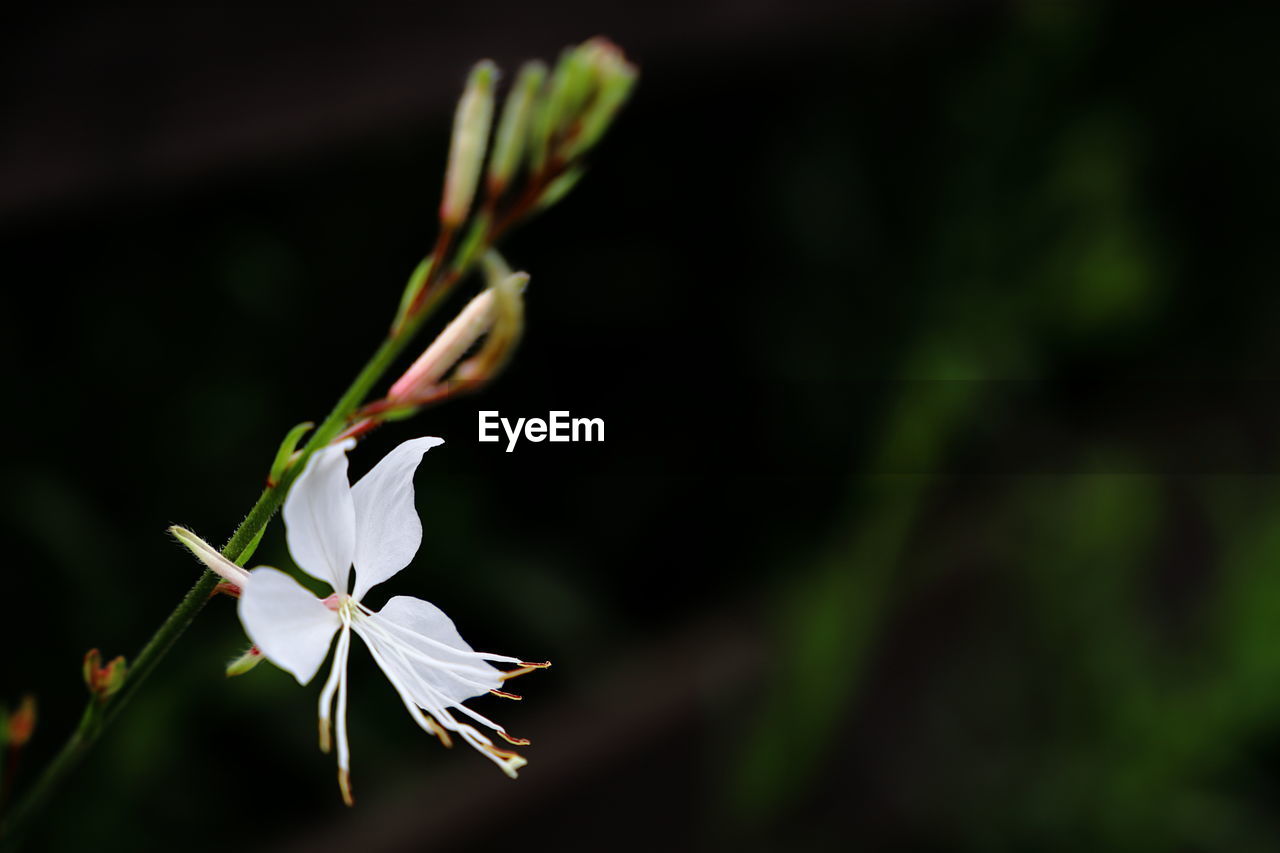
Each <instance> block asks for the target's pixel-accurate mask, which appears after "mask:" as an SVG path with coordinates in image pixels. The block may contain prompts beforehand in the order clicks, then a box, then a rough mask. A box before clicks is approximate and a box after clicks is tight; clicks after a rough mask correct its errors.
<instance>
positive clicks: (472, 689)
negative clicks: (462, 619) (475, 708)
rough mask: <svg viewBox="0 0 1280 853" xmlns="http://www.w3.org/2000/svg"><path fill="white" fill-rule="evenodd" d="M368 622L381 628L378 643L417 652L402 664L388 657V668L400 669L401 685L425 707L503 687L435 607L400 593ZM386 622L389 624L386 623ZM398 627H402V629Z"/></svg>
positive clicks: (496, 674) (497, 674)
mask: <svg viewBox="0 0 1280 853" xmlns="http://www.w3.org/2000/svg"><path fill="white" fill-rule="evenodd" d="M366 619H367V620H368V621H369V622H371V623H373V625H374V626H376V628H377V629H378V630H379V632H380V634H381V637H382V639H381V642H380V645H390V646H399V647H402V648H408V649H411V650H412V651H413V652H416V653H417V655H416V656H413V657H406V658H405V659H404V660H398V659H396V658H395V656H384V657H389V659H388V661H387V662H388V664H389V665H390V666H391V667H392V668H393V669H395V670H396V671H397V672H396V675H397V676H399V678H400V681H402V682H403V683H405V684H408V685H409V686H410V692H411V693H412V694H413V696H414V700H415V701H416V702H417V703H418V704H419V705H421V706H422V707H430V706H432V705H442V704H443V705H456V704H459V703H461V702H463V701H464V700H466V699H470V698H471V697H473V696H482V695H484V694H485V693H488V692H489V691H490V690H492V689H494V688H496V687H499V686H500V685H501V684H502V679H501V678H500V676H501V671H500V670H499V669H497V668H496V667H494V666H491V665H490V664H488V663H486V662H485V661H483V660H481V659H480V658H479V657H477V656H476V654H475V652H473V651H472V649H471V646H469V645H468V644H467V642H466V641H465V640H463V639H462V635H461V634H459V633H458V629H457V628H456V627H454V624H453V620H452V619H450V618H449V617H448V616H446V615H445V614H444V611H443V610H441V609H440V608H439V607H436V606H435V605H434V604H431V603H429V602H426V601H423V600H422V599H420V598H413V597H412V596H407V595H397V596H396V597H395V598H393V599H391V600H390V601H388V602H387V606H386V607H384V608H382V610H380V611H379V612H378V613H375V614H374V615H373V616H371V617H366ZM364 621H365V620H361V622H364ZM384 622H389V623H391V625H390V626H387V625H384V624H382V623H384ZM395 626H399V630H397V628H396V627H395ZM433 641H434V642H433ZM422 658H430V659H431V661H434V662H435V663H434V665H433V664H432V663H429V662H427V661H425V660H423V659H422ZM406 667H408V668H411V669H412V671H413V674H414V675H416V676H417V677H418V678H420V679H422V680H423V681H424V682H426V684H427V685H428V686H430V687H431V688H432V690H434V691H435V693H436V694H437V696H436V701H434V702H431V701H428V697H427V696H425V695H422V694H423V693H424V691H422V690H421V689H420V688H418V687H416V686H415V685H414V684H413V679H411V678H409V677H408V675H407V673H405V672H403V669H404V668H406ZM388 674H389V675H391V673H388ZM441 697H443V701H442V700H441Z"/></svg>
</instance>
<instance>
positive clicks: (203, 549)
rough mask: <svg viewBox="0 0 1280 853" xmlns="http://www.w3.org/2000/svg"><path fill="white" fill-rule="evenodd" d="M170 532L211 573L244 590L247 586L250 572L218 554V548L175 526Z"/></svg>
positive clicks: (183, 528)
mask: <svg viewBox="0 0 1280 853" xmlns="http://www.w3.org/2000/svg"><path fill="white" fill-rule="evenodd" d="M169 532H170V533H171V534H173V538H174V539H177V540H178V541H179V542H181V543H182V544H183V545H185V546H186V547H187V550H188V551H190V552H191V553H192V554H195V555H196V559H197V560H199V561H200V562H202V563H204V565H205V567H206V568H207V569H209V571H211V572H214V573H215V574H217V575H218V576H219V577H221V578H222V579H223V580H225V581H227V582H228V583H233V584H235V585H236V586H238V587H240V588H241V589H244V586H245V584H247V583H248V582H249V573H248V572H246V571H245V570H244V569H242V568H240V567H239V566H237V565H236V564H235V563H233V562H231V561H230V560H228V559H227V558H226V557H224V556H222V554H220V553H218V549H217V548H214V547H213V546H212V545H210V544H209V543H208V542H206V541H204V540H203V539H201V538H200V537H199V536H197V535H195V534H194V533H192V532H191V531H190V530H187V529H186V528H185V527H179V526H178V525H176V524H175V525H173V526H172V527H170V528H169Z"/></svg>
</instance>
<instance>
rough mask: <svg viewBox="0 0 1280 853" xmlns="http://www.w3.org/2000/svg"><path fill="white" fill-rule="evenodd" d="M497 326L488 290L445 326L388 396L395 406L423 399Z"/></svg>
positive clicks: (491, 296)
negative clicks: (473, 346) (494, 322)
mask: <svg viewBox="0 0 1280 853" xmlns="http://www.w3.org/2000/svg"><path fill="white" fill-rule="evenodd" d="M492 326H493V292H492V291H491V290H485V291H484V292H482V293H481V294H480V295H479V296H477V297H476V298H474V299H472V300H471V301H470V302H468V303H467V306H466V307H465V308H463V309H462V311H461V313H459V314H458V316H457V317H455V318H454V319H453V322H451V323H450V324H449V325H448V326H445V328H444V331H442V332H441V333H440V334H439V335H438V336H436V339H435V340H434V341H432V342H431V346H429V347H427V349H426V350H425V351H424V352H423V353H422V355H420V356H418V359H417V360H416V361H415V362H414V363H413V364H412V365H410V367H409V369H408V370H406V371H405V373H404V375H403V376H401V377H400V378H399V379H397V380H396V383H395V384H394V385H392V386H391V390H390V391H389V392H388V393H387V400H388V401H390V402H391V403H393V404H394V403H408V404H412V402H413V401H414V400H416V399H421V398H422V397H423V396H425V395H426V394H427V393H428V392H430V391H431V390H432V389H433V388H434V387H435V386H436V385H437V384H439V382H440V380H441V379H443V378H444V377H445V375H446V374H447V373H448V372H449V371H450V370H451V369H452V368H453V366H454V365H455V364H457V363H458V359H460V358H462V356H463V355H465V354H466V352H467V350H469V349H471V347H472V345H474V344H475V342H476V341H478V340H480V338H481V337H482V336H483V335H484V334H485V333H486V332H488V331H489V329H490V328H491V327H492Z"/></svg>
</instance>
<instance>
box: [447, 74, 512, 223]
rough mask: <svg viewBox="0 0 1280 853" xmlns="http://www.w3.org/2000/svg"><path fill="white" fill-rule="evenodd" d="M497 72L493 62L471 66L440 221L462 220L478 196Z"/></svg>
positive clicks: (460, 104)
mask: <svg viewBox="0 0 1280 853" xmlns="http://www.w3.org/2000/svg"><path fill="white" fill-rule="evenodd" d="M497 76H498V67H497V66H496V65H494V64H493V63H492V62H490V61H488V60H485V61H484V62H480V63H478V64H477V65H476V66H475V67H474V68H473V69H471V76H470V77H468V78H467V88H466V89H465V90H464V91H463V93H462V99H461V100H459V101H458V111H457V112H456V113H455V114H454V117H453V141H452V143H451V144H450V147H449V166H448V168H447V169H446V171H445V175H444V198H443V199H442V200H441V201H440V222H441V224H442V225H444V226H445V227H447V228H456V227H457V226H459V225H461V224H462V221H463V220H464V219H466V218H467V213H468V212H469V211H470V210H471V202H472V199H474V198H475V194H476V184H477V183H478V182H479V180H480V170H481V168H482V167H483V166H484V154H485V150H486V148H487V147H488V142H489V126H490V123H491V122H492V121H493V86H494V82H495V80H496V79H497Z"/></svg>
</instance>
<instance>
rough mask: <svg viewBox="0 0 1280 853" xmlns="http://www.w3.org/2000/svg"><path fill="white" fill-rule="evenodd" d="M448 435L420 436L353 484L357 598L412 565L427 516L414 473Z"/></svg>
mask: <svg viewBox="0 0 1280 853" xmlns="http://www.w3.org/2000/svg"><path fill="white" fill-rule="evenodd" d="M441 444H444V439H442V438H414V439H410V440H409V441H406V442H405V443H404V444H401V445H400V446H399V447H397V448H396V449H395V450H393V451H391V452H390V453H388V454H387V455H386V456H384V457H383V458H382V461H381V462H379V463H378V464H377V465H375V466H373V470H371V471H370V472H369V473H368V474H365V475H364V476H363V477H361V478H360V482H358V483H356V484H355V485H354V486H352V487H351V499H352V501H353V502H354V503H355V519H356V522H355V523H356V545H355V564H356V586H355V589H354V590H353V591H352V593H351V595H352V597H353V598H355V599H356V601H359V600H360V599H361V598H363V597H364V594H365V593H366V592H368V591H369V588H370V587H372V586H373V585H374V584H379V583H382V582H383V581H384V580H386V579H387V578H389V577H391V576H392V575H394V574H395V573H396V572H398V571H400V570H401V569H403V568H404V567H405V566H407V565H409V561H410V560H412V559H413V555H414V554H416V553H418V546H419V545H421V544H422V522H421V521H419V520H418V510H417V508H416V507H415V506H414V504H413V474H414V472H415V471H417V470H418V463H419V462H421V461H422V454H424V453H426V452H427V451H428V450H430V449H431V448H433V447H436V446H438V445H441Z"/></svg>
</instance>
